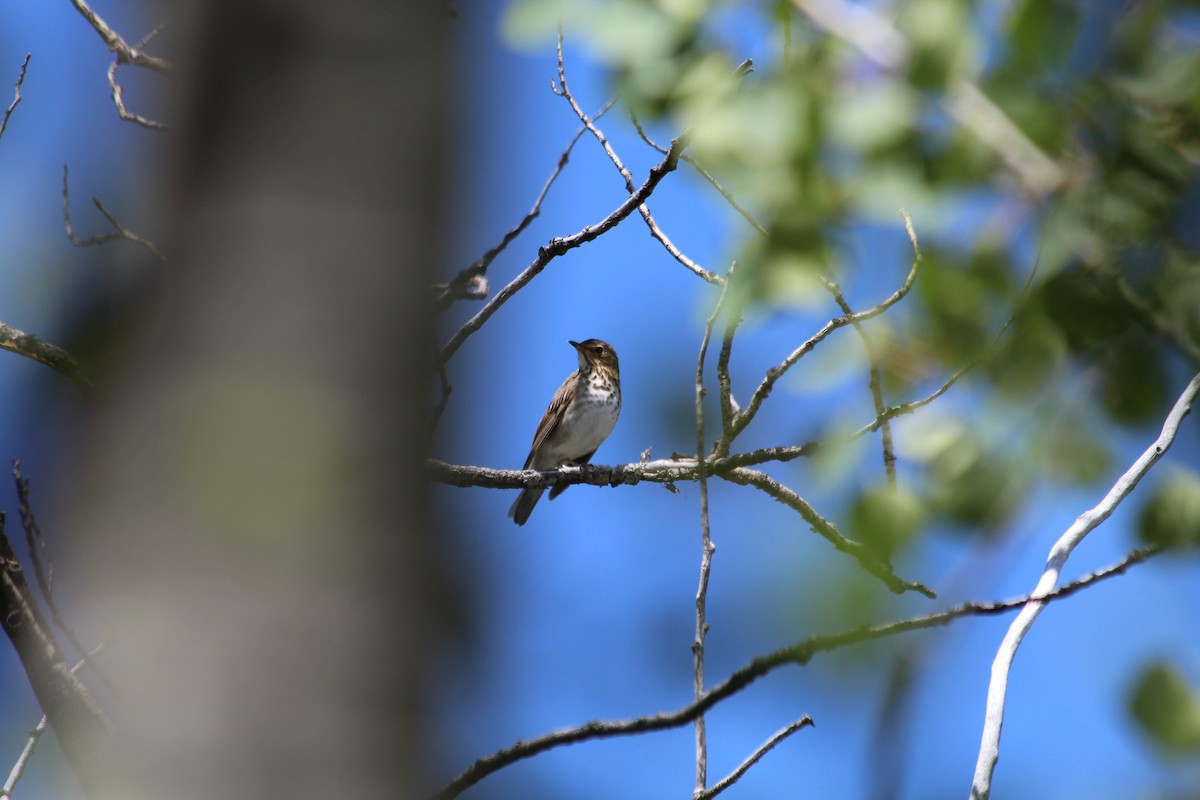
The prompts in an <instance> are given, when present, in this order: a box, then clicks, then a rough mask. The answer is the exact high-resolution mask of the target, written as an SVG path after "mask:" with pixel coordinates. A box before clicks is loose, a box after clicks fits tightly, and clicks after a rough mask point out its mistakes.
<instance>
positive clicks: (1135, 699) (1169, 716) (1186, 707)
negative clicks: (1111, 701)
mask: <svg viewBox="0 0 1200 800" xmlns="http://www.w3.org/2000/svg"><path fill="white" fill-rule="evenodd" d="M1129 708H1130V713H1132V714H1133V718H1134V720H1135V721H1136V722H1137V723H1138V725H1139V726H1140V727H1141V729H1142V731H1143V732H1145V733H1146V734H1147V735H1149V737H1150V738H1151V740H1153V742H1154V743H1155V744H1156V745H1158V747H1159V748H1160V749H1162V750H1163V751H1165V752H1166V753H1167V754H1168V755H1172V756H1180V755H1191V756H1196V755H1200V700H1198V699H1197V696H1196V692H1195V690H1194V689H1193V688H1192V687H1190V686H1188V684H1187V682H1186V681H1185V680H1184V678H1183V676H1182V675H1180V674H1179V672H1178V671H1177V670H1176V669H1175V668H1174V667H1172V666H1170V665H1168V664H1165V663H1162V662H1159V663H1156V664H1151V665H1150V666H1149V667H1147V668H1146V669H1145V670H1143V671H1142V674H1141V675H1140V676H1139V677H1138V680H1137V684H1136V685H1135V686H1134V689H1133V692H1132V696H1131V698H1130V701H1129Z"/></svg>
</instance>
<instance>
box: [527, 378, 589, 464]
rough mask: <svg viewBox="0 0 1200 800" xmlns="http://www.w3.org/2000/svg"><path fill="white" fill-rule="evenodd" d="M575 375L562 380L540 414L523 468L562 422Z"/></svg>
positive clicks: (571, 397) (571, 396)
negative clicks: (546, 406) (543, 412)
mask: <svg viewBox="0 0 1200 800" xmlns="http://www.w3.org/2000/svg"><path fill="white" fill-rule="evenodd" d="M577 375H578V373H577V372H572V373H571V375H570V376H569V377H568V378H567V379H566V380H565V381H563V382H562V386H559V387H558V391H556V392H555V393H554V399H553V400H551V401H550V406H549V407H548V408H547V409H546V413H545V414H544V415H543V416H542V421H541V422H539V423H538V426H537V432H536V433H534V434H533V446H532V447H531V448H530V449H529V457H528V458H526V459H525V466H524V469H529V465H530V464H532V463H533V456H534V454H535V453H537V451H538V450H540V449H541V448H542V445H543V444H545V443H546V440H547V439H549V438H550V437H551V436H553V435H554V431H556V430H557V429H558V424H559V423H560V422H562V418H563V415H564V414H565V413H566V411H567V406H569V405H570V404H571V401H572V400H573V399H574V398H575V385H576V377H577Z"/></svg>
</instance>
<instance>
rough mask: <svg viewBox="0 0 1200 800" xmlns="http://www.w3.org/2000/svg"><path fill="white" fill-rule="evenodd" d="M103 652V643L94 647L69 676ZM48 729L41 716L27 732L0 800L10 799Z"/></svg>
mask: <svg viewBox="0 0 1200 800" xmlns="http://www.w3.org/2000/svg"><path fill="white" fill-rule="evenodd" d="M103 651H104V643H103V642H101V643H100V644H98V645H96V646H95V647H94V648H92V650H91V651H90V652H88V653H87V654H86V655H85V657H84V658H82V659H80V660H79V661H78V662H76V664H75V666H73V667H71V674H72V675H76V674H78V673H79V670H81V669H83V668H84V666H86V665H87V663H88V659H89V658H93V657H95V656H98V655H100V653H102V652H103ZM49 727H50V720H48V719H47V718H46V715H45V714H43V715H42V718H41V719H40V720H38V724H37V725H34V726H33V728H32V729H31V730H30V731H29V738H28V739H26V740H25V746H24V747H23V748H21V755H19V756H17V760H16V761H14V762H13V765H12V769H11V770H9V771H8V779H7V780H6V781H4V785H3V786H0V800H4V799H5V798H9V797H12V793H13V790H14V789H16V788H17V784H18V783H20V781H21V778H22V777H23V776H24V775H25V770H26V768H27V767H28V766H29V760H30V759H31V758H33V753H34V751H35V750H37V746H38V742H40V741H41V740H42V736H43V735H45V733H46V729H47V728H49Z"/></svg>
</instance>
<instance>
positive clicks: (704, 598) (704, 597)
mask: <svg viewBox="0 0 1200 800" xmlns="http://www.w3.org/2000/svg"><path fill="white" fill-rule="evenodd" d="M736 268H737V262H734V263H733V264H732V265H731V266H730V267H729V272H727V273H725V283H724V285H723V286H722V287H721V296H720V297H718V298H717V303H716V305H715V306H713V312H712V314H711V315H710V316H709V318H708V321H707V322H706V323H705V324H704V337H703V338H702V339H701V341H700V355H699V356H698V357H697V358H696V477H697V478H698V479H699V481H700V584H699V586H698V587H697V588H696V631H695V636H694V638H693V639H692V675H693V679H692V684H693V694H694V697H695V698H696V699H700V697H701V695H703V694H704V640H705V637H706V636H707V635H708V620H707V619H706V613H705V609H706V606H707V604H708V578H709V573H710V572H711V570H712V556H713V553H714V552H716V549H717V548H716V545H714V544H713V541H712V532H711V530H710V527H709V518H708V474H707V473H706V472H705V470H704V395H705V394H706V392H705V390H704V360H705V358H706V356H707V355H708V343H709V341H710V340H711V339H712V332H713V326H714V325H715V324H716V322H717V317H719V316H720V315H721V309H722V307H724V305H725V298H726V297H728V295H729V286H730V284H731V283H732V282H733V271H734V270H735V269H736ZM695 727H696V789H695V794H696V795H699V794H700V793H702V792H703V791H704V787H705V785H706V784H707V781H708V737H707V734H706V732H705V727H704V715H703V714H702V715H700V716H698V717H696V721H695Z"/></svg>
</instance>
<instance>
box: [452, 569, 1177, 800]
mask: <svg viewBox="0 0 1200 800" xmlns="http://www.w3.org/2000/svg"><path fill="white" fill-rule="evenodd" d="M1159 552H1161V548H1159V547H1147V548H1142V549H1140V550H1134V551H1132V552H1131V553H1129V554H1128V555H1126V556H1125V558H1123V559H1122V560H1121V561H1120V562H1118V563H1117V564H1115V565H1113V566H1111V567H1108V568H1106V569H1102V570H1098V571H1096V572H1093V573H1091V574H1090V575H1086V576H1084V577H1082V578H1079V579H1078V580H1076V581H1074V582H1072V583H1069V584H1067V585H1066V586H1063V587H1061V588H1059V589H1056V590H1055V591H1053V592H1050V593H1049V594H1046V595H1044V596H1042V597H1041V598H1040V599H1041V600H1042V601H1044V602H1052V601H1056V600H1059V599H1062V598H1065V597H1069V596H1070V595H1073V594H1075V593H1076V592H1078V591H1081V590H1082V589H1084V588H1085V587H1087V586H1090V585H1092V584H1095V583H1098V582H1100V581H1103V580H1106V579H1108V578H1111V577H1113V576H1115V575H1120V574H1122V573H1123V572H1125V570H1126V569H1128V568H1129V567H1131V566H1133V565H1135V564H1139V563H1141V562H1143V561H1145V560H1146V559H1148V558H1150V557H1151V556H1153V555H1155V554H1157V553H1159ZM1031 599H1032V598H1031V596H1028V595H1026V596H1025V597H1020V598H1017V599H1015V600H1007V601H1003V602H993V603H963V604H961V605H958V606H955V607H953V608H950V609H947V610H945V611H938V612H935V613H932V614H926V615H924V616H920V617H913V618H910V619H904V620H899V621H896V622H888V623H883V624H880V625H862V626H859V627H857V628H851V629H849V630H845V631H842V632H840V633H835V634H829V635H822V636H812V637H809V638H808V639H805V640H803V641H800V642H797V643H795V644H793V645H790V646H788V647H783V648H780V649H779V650H775V651H773V652H770V653H767V654H765V655H761V656H759V657H758V658H755V659H754V660H753V661H751V662H750V663H749V664H746V665H745V666H743V667H741V668H739V669H737V670H735V671H734V672H733V673H732V674H730V676H729V677H728V678H726V679H725V680H723V681H721V682H720V683H718V684H716V685H715V686H713V687H712V688H711V689H709V690H708V691H706V692H705V693H704V695H703V696H702V697H701V698H699V699H697V700H694V701H693V702H691V703H689V704H688V705H686V706H684V707H683V708H681V709H679V710H677V711H670V712H662V713H659V714H649V715H646V716H642V717H635V718H633V719H628V720H620V721H616V722H600V721H593V722H587V723H584V724H583V725H579V726H577V727H574V728H563V729H561V730H557V731H552V732H551V733H547V734H544V735H542V736H538V737H536V738H533V739H526V740H523V741H519V742H516V743H515V744H512V745H510V746H508V747H506V748H504V749H502V750H498V751H496V752H495V753H492V754H491V755H488V756H484V757H483V758H480V759H477V760H476V761H475V763H473V764H472V765H471V766H470V767H468V768H467V769H466V770H464V771H463V772H462V773H460V774H459V775H458V776H456V777H455V778H454V779H453V780H451V781H450V782H449V783H448V784H446V786H445V787H443V788H442V790H441V791H440V792H438V793H437V795H436V797H437V798H439V800H450V798H454V797H457V796H458V795H459V794H461V793H462V792H463V791H464V790H465V789H467V788H469V787H471V786H474V785H475V784H477V783H479V781H481V780H483V779H484V778H486V777H487V776H488V775H491V774H493V773H495V772H498V771H499V770H501V769H504V768H505V767H507V766H509V765H511V764H514V763H516V762H518V761H521V760H524V759H527V758H532V757H533V756H536V755H538V754H540V753H544V752H546V751H547V750H552V749H554V748H556V747H562V746H563V745H568V744H575V743H578V742H584V741H589V740H591V739H603V738H609V737H613V736H629V735H633V734H638V733H647V732H650V731H659V730H667V729H669V728H677V727H680V726H683V725H687V724H688V723H689V722H691V721H692V720H694V719H695V718H696V717H697V716H699V715H701V714H704V713H706V712H707V711H708V710H709V709H711V708H712V707H713V706H715V705H716V704H717V703H720V702H722V701H723V700H727V699H729V698H730V697H732V696H733V695H735V694H737V693H738V692H740V691H742V690H743V689H745V688H746V687H747V686H749V685H750V684H751V683H753V682H754V681H756V680H758V679H759V678H761V677H763V676H764V675H767V674H768V673H770V672H773V671H774V670H776V669H778V668H780V667H782V666H785V665H788V664H796V665H799V666H803V665H805V664H807V663H808V662H809V661H811V660H812V658H813V656H815V655H817V654H818V653H823V652H829V651H832V650H837V649H839V648H842V647H847V646H850V645H855V644H859V643H861V642H867V641H874V640H876V639H882V638H885V637H888V636H894V635H896V634H900V633H907V632H909V631H916V630H924V629H926V628H934V627H938V626H941V625H946V624H947V623H949V622H952V621H953V620H956V619H958V618H960V617H966V616H994V615H997V614H1003V613H1005V612H1008V611H1011V610H1013V609H1015V608H1020V607H1021V606H1023V605H1025V604H1026V603H1028V602H1029V601H1030V600H1031Z"/></svg>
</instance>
